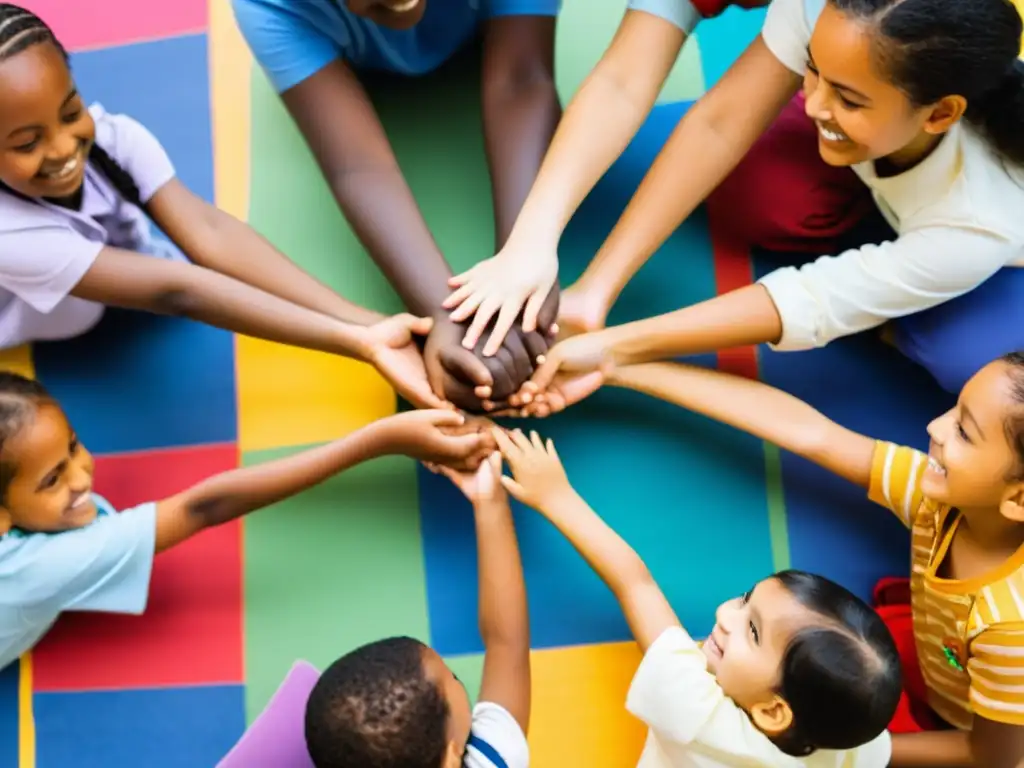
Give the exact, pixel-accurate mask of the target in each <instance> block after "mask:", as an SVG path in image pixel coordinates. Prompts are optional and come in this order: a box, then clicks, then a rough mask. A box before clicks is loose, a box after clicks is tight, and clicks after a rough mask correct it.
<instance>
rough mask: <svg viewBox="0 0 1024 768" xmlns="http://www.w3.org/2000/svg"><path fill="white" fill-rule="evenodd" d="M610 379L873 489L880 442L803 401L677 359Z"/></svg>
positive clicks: (629, 370)
mask: <svg viewBox="0 0 1024 768" xmlns="http://www.w3.org/2000/svg"><path fill="white" fill-rule="evenodd" d="M608 383H609V384H611V385H613V386H618V387H624V388H628V389H634V390H636V391H638V392H643V393H645V394H648V395H651V396H653V397H657V398H660V399H662V400H666V401H668V402H670V403H674V404H675V405H679V406H682V407H683V408H687V409H689V410H691V411H696V412H697V413H702V414H704V415H705V416H708V417H710V418H712V419H715V420H716V421H721V422H722V423H724V424H728V425H730V426H733V427H736V428H737V429H741V430H743V431H744V432H749V433H750V434H752V435H754V436H756V437H760V438H761V439H763V440H767V441H768V442H770V443H774V444H775V445H778V446H780V447H781V448H785V449H786V450H788V451H792V452H793V453H795V454H797V455H799V456H803V457H804V458H805V459H808V460H810V461H813V462H814V463H815V464H819V465H821V466H822V467H824V468H825V469H827V470H829V471H830V472H834V473H835V474H837V475H839V476H840V477H844V478H846V479H847V480H849V481H850V482H852V483H856V484H857V485H859V486H861V487H863V488H868V487H869V486H870V482H871V463H872V459H873V456H874V451H875V441H874V440H872V439H871V438H869V437H865V436H864V435H861V434H858V433H856V432H853V431H851V430H849V429H846V428H845V427H842V426H840V425H839V424H836V423H835V422H834V421H832V420H831V419H829V418H828V417H827V416H825V415H824V414H822V413H821V412H820V411H817V410H815V409H814V408H812V407H811V406H810V405H808V404H807V403H805V402H803V401H802V400H798V399H797V398H795V397H793V396H792V395H789V394H786V393H785V392H783V391H782V390H779V389H775V388H774V387H770V386H768V385H767V384H763V383H761V382H759V381H751V380H750V379H745V378H743V377H741V376H734V375H732V374H728V373H722V372H721V371H715V370H710V369H707V368H699V367H696V366H690V365H682V364H675V363H652V364H649V365H634V366H628V367H625V368H620V369H617V370H614V371H612V373H611V375H610V376H609V379H608Z"/></svg>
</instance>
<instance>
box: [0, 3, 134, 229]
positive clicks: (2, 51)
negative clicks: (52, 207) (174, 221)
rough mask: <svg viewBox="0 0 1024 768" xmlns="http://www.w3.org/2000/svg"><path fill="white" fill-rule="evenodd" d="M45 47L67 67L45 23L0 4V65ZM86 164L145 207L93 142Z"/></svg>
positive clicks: (124, 175)
mask: <svg viewBox="0 0 1024 768" xmlns="http://www.w3.org/2000/svg"><path fill="white" fill-rule="evenodd" d="M45 44H49V45H52V46H53V47H54V48H56V49H57V50H58V51H59V52H60V55H61V56H63V57H64V61H65V62H68V66H69V67H70V60H69V58H68V53H67V50H65V48H64V46H63V45H61V42H60V41H59V40H58V39H57V36H56V35H55V34H54V33H53V30H52V29H50V27H49V26H48V25H47V24H46V22H44V21H43V20H42V19H41V18H39V17H38V16H36V15H35V14H34V13H32V12H31V11H29V10H26V9H25V8H22V7H21V6H20V5H14V4H13V3H0V62H3V61H6V60H7V59H9V58H11V57H12V56H17V55H18V54H19V53H21V52H22V51H24V50H25V49H27V48H31V47H32V46H34V45H45ZM89 162H90V163H91V164H92V165H93V167H95V168H96V169H98V170H99V171H100V173H102V174H103V175H104V176H105V177H106V178H107V180H108V181H109V182H110V183H111V184H112V185H113V187H114V189H116V190H117V192H118V194H119V195H121V197H122V198H124V199H125V200H126V201H127V202H129V203H131V204H132V205H135V206H137V207H139V208H141V209H143V210H145V208H146V206H145V205H144V204H143V202H142V197H141V194H140V193H139V187H138V185H137V184H136V183H135V180H134V179H132V177H131V175H130V174H129V173H128V172H127V171H126V170H125V169H124V168H122V167H121V166H120V164H118V162H117V161H116V160H114V158H112V157H111V156H110V155H109V154H108V153H107V151H106V150H105V149H103V147H101V146H100V145H99V144H97V143H96V142H93V144H92V147H91V148H90V149H89ZM0 187H2V188H4V189H5V190H6V191H7V192H10V193H12V194H16V193H14V192H13V191H12V190H10V189H7V188H6V187H3V185H0Z"/></svg>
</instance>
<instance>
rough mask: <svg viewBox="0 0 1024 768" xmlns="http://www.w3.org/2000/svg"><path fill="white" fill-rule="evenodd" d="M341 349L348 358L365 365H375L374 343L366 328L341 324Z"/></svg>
mask: <svg viewBox="0 0 1024 768" xmlns="http://www.w3.org/2000/svg"><path fill="white" fill-rule="evenodd" d="M339 336H340V341H341V348H342V349H343V350H344V352H345V354H346V355H347V356H348V357H351V358H353V359H355V360H360V361H362V362H364V363H371V364H372V363H373V353H374V342H373V338H372V336H371V335H370V332H369V330H368V328H367V327H366V326H362V325H354V324H352V323H341V328H340V329H339Z"/></svg>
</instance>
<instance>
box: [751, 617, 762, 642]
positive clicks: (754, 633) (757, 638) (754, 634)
mask: <svg viewBox="0 0 1024 768" xmlns="http://www.w3.org/2000/svg"><path fill="white" fill-rule="evenodd" d="M750 636H751V638H753V640H754V644H755V645H758V644H760V642H761V636H760V634H759V633H758V631H757V627H755V626H754V622H750Z"/></svg>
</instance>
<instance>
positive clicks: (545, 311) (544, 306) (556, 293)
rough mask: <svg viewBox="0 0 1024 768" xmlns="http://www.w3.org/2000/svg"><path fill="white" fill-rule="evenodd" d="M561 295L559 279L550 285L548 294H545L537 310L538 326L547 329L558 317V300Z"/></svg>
mask: <svg viewBox="0 0 1024 768" xmlns="http://www.w3.org/2000/svg"><path fill="white" fill-rule="evenodd" d="M561 295H562V294H561V291H560V290H559V287H558V281H557V280H556V281H555V282H554V283H553V284H552V285H551V286H550V288H549V290H548V292H547V295H545V296H544V300H543V302H542V303H541V305H540V307H539V309H538V310H537V327H538V328H539V329H540V330H542V331H547V330H548V329H549V328H550V327H551V325H552V324H553V323H554V322H555V320H557V319H558V302H559V299H560V298H561Z"/></svg>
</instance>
